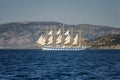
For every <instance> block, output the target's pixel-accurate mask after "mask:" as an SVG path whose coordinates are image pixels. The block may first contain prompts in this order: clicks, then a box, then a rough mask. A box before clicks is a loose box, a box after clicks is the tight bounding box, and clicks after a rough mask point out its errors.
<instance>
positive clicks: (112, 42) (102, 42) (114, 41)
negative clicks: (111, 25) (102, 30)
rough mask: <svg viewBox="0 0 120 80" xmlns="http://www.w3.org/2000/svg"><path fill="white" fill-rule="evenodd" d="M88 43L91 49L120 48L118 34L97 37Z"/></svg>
mask: <svg viewBox="0 0 120 80" xmlns="http://www.w3.org/2000/svg"><path fill="white" fill-rule="evenodd" d="M88 43H89V44H90V45H91V47H92V48H93V49H120V34H111V35H109V36H103V37H99V38H97V39H94V40H91V41H90V42H88Z"/></svg>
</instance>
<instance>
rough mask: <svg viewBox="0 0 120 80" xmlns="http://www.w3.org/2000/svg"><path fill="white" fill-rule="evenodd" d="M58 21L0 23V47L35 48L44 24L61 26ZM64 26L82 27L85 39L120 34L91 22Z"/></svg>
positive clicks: (117, 29)
mask: <svg viewBox="0 0 120 80" xmlns="http://www.w3.org/2000/svg"><path fill="white" fill-rule="evenodd" d="M62 25H63V23H59V22H14V23H6V24H1V25H0V48H5V49H6V48H14V49H24V48H27V49H28V48H37V47H36V46H35V45H34V44H35V42H36V41H37V39H38V38H39V36H40V34H41V33H42V32H43V31H45V26H48V27H49V29H50V28H54V27H57V28H61V27H62ZM64 26H65V28H68V29H69V28H71V27H74V30H78V29H82V31H83V34H82V36H84V37H85V38H86V39H89V40H91V39H95V38H98V37H101V36H106V35H109V34H120V28H112V27H108V26H99V25H91V24H80V25H68V24H65V25H64Z"/></svg>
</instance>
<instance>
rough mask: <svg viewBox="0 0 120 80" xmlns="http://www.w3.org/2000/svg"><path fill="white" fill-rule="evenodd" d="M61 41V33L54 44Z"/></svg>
mask: <svg viewBox="0 0 120 80" xmlns="http://www.w3.org/2000/svg"><path fill="white" fill-rule="evenodd" d="M61 42H62V35H59V36H58V38H57V40H56V44H60V43H61Z"/></svg>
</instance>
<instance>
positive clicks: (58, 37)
mask: <svg viewBox="0 0 120 80" xmlns="http://www.w3.org/2000/svg"><path fill="white" fill-rule="evenodd" d="M36 43H37V45H38V46H40V48H41V49H42V50H84V49H87V48H88V47H86V45H84V39H83V38H82V31H81V30H78V31H77V32H76V33H75V34H74V29H73V28H70V29H64V25H63V28H62V29H61V28H60V29H56V28H55V27H54V29H51V30H48V27H46V31H45V33H44V34H41V36H40V38H39V39H38V40H37V42H36Z"/></svg>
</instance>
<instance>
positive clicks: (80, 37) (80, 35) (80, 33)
mask: <svg viewBox="0 0 120 80" xmlns="http://www.w3.org/2000/svg"><path fill="white" fill-rule="evenodd" d="M81 39H82V30H80V31H79V47H80V46H81Z"/></svg>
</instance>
